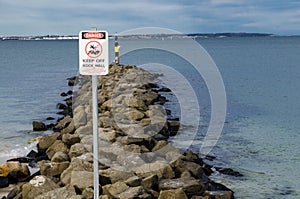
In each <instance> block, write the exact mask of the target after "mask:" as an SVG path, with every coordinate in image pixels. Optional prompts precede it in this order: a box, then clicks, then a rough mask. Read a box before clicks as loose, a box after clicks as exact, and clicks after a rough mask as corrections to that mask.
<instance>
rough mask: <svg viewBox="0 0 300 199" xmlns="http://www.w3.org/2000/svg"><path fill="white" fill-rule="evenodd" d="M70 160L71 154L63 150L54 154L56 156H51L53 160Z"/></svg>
mask: <svg viewBox="0 0 300 199" xmlns="http://www.w3.org/2000/svg"><path fill="white" fill-rule="evenodd" d="M66 161H70V158H69V156H68V155H67V154H66V153H64V152H61V151H58V152H56V153H55V154H54V156H53V157H52V158H51V162H66Z"/></svg>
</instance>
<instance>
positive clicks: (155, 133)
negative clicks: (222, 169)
mask: <svg viewBox="0 0 300 199" xmlns="http://www.w3.org/2000/svg"><path fill="white" fill-rule="evenodd" d="M109 71H110V72H109V74H108V75H107V76H102V77H100V78H99V81H98V111H99V115H98V119H99V159H98V160H96V159H94V157H93V154H92V143H93V140H92V107H91V104H92V102H91V99H92V97H91V96H92V94H91V81H90V78H89V77H79V78H77V80H75V79H74V78H70V79H69V85H70V86H73V85H80V86H79V88H78V90H77V91H76V92H74V93H73V92H68V93H64V94H63V95H62V96H64V97H68V98H67V99H66V100H65V101H66V103H65V104H59V105H58V108H60V109H62V112H63V115H64V117H63V118H61V119H59V121H58V122H57V124H56V125H55V126H54V127H53V131H54V132H53V133H52V134H50V135H47V136H44V137H42V138H41V139H40V140H39V142H38V145H37V149H38V151H37V152H32V153H31V155H29V156H28V157H24V158H23V159H22V158H20V159H19V162H7V163H6V164H7V165H5V168H7V167H8V164H9V165H10V167H11V168H8V169H7V170H1V168H0V181H5V182H4V183H6V185H7V184H9V183H10V182H9V179H14V181H11V182H13V183H17V182H18V184H17V186H15V188H14V189H13V190H12V191H10V193H9V194H8V195H7V196H6V197H3V198H7V199H12V198H14V199H21V198H22V199H33V198H34V199H54V198H57V199H60V198H68V199H92V198H93V189H94V187H93V162H94V161H98V163H99V169H100V170H99V175H100V176H99V178H100V182H99V184H100V187H99V190H100V196H99V199H115V198H121V199H138V198H140V199H152V198H158V199H177V198H178V199H185V198H186V199H217V198H218V199H232V198H234V196H233V192H232V191H231V190H230V189H228V188H227V187H225V186H223V185H221V184H218V183H215V182H213V181H212V180H210V179H209V175H210V174H211V173H212V170H211V166H209V165H207V164H205V163H204V162H203V160H202V159H201V158H200V157H199V156H198V155H197V154H195V153H193V152H192V151H190V150H179V149H177V148H175V147H174V146H172V145H171V144H170V143H169V142H168V138H169V137H170V136H175V135H176V133H177V131H178V129H179V126H180V125H181V124H180V122H179V121H177V120H176V119H175V120H171V119H170V118H171V117H170V113H171V111H169V110H166V109H165V108H164V106H163V105H164V103H165V101H166V98H165V97H163V96H162V95H161V94H160V92H171V91H170V90H169V89H167V88H161V87H159V86H158V85H157V84H156V80H157V76H156V75H155V74H151V73H149V72H147V71H144V70H142V69H140V68H137V67H135V66H120V65H110V70H109ZM69 95H71V96H69ZM41 127H44V126H41ZM38 129H39V128H38ZM22 160H23V162H27V165H29V167H35V166H36V167H37V168H38V170H39V171H38V172H36V173H31V174H30V173H29V170H28V168H27V167H28V166H27V165H26V164H25V163H20V161H22ZM15 161H18V160H15ZM15 167H19V169H20V170H18V171H17V170H16V169H15ZM3 168H4V167H3ZM10 175H13V176H14V177H13V178H12V177H7V176H10Z"/></svg>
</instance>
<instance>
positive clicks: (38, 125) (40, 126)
mask: <svg viewBox="0 0 300 199" xmlns="http://www.w3.org/2000/svg"><path fill="white" fill-rule="evenodd" d="M32 128H33V131H45V130H47V127H46V125H45V124H44V123H43V122H38V121H33V122H32Z"/></svg>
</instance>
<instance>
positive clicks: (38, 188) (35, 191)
mask: <svg viewBox="0 0 300 199" xmlns="http://www.w3.org/2000/svg"><path fill="white" fill-rule="evenodd" d="M57 188H59V186H58V185H57V184H56V183H55V182H53V181H52V180H51V179H50V178H48V177H46V176H36V177H34V178H33V179H32V180H30V181H29V182H28V183H26V184H24V185H23V188H22V198H23V199H35V198H36V197H37V196H39V195H42V194H44V193H47V192H49V191H52V190H54V189H57Z"/></svg>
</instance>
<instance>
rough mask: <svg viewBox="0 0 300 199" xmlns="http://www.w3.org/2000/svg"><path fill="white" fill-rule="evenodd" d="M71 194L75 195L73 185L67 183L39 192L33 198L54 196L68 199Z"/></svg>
mask: <svg viewBox="0 0 300 199" xmlns="http://www.w3.org/2000/svg"><path fill="white" fill-rule="evenodd" d="M73 196H76V192H75V189H74V187H73V186H71V185H67V186H65V187H62V188H58V189H54V190H52V191H49V192H46V193H44V194H41V195H39V196H37V197H36V198H35V199H54V198H65V199H70V198H71V197H73Z"/></svg>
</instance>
